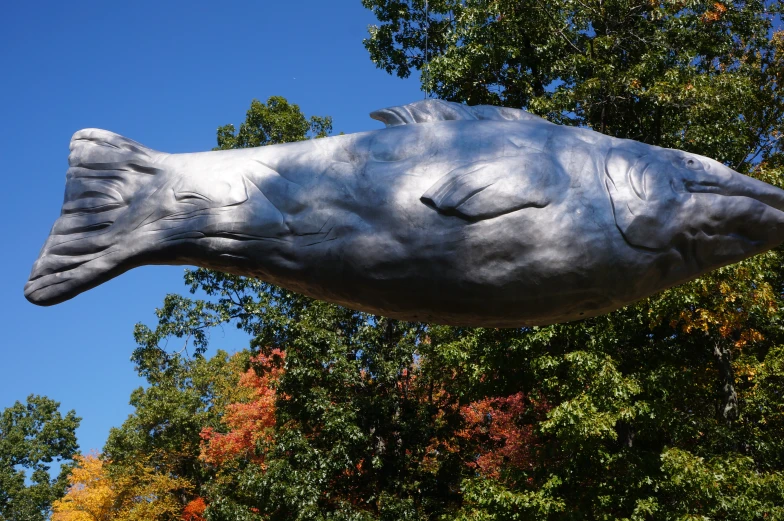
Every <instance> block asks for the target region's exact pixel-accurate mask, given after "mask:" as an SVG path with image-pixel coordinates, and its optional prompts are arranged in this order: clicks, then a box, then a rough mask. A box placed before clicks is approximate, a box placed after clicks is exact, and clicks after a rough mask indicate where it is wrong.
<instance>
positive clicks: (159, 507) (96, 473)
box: [52, 454, 193, 521]
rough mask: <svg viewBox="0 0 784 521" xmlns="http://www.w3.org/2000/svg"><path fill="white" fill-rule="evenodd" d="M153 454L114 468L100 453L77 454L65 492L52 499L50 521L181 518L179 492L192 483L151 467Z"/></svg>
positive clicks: (181, 508) (187, 488)
mask: <svg viewBox="0 0 784 521" xmlns="http://www.w3.org/2000/svg"><path fill="white" fill-rule="evenodd" d="M152 456H153V454H147V455H144V456H142V457H141V458H140V459H138V460H136V461H135V462H134V463H133V464H126V465H123V466H122V467H119V468H116V469H114V472H110V467H111V461H108V460H106V459H105V458H104V457H102V456H101V455H98V454H90V455H87V456H77V457H76V460H77V465H76V467H75V468H74V469H73V471H72V472H71V474H70V476H69V479H68V481H69V484H70V486H69V488H68V492H67V494H66V495H65V496H64V497H63V498H62V499H60V500H58V501H55V503H54V506H53V515H52V521H109V520H112V521H146V520H177V519H180V518H181V517H182V515H183V512H184V509H183V505H182V504H181V502H180V499H179V495H180V494H181V493H182V492H183V491H188V490H190V489H191V488H192V485H191V484H190V483H189V482H188V481H187V480H186V479H185V478H181V477H177V476H173V475H171V474H170V473H166V472H161V471H160V470H159V469H156V468H154V467H153V466H152V464H151V460H152V459H153V458H152ZM191 517H193V516H191Z"/></svg>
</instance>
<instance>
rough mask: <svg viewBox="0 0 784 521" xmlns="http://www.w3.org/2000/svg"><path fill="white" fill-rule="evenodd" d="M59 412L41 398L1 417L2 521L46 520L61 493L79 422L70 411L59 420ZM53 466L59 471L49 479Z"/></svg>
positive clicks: (14, 407) (56, 406)
mask: <svg viewBox="0 0 784 521" xmlns="http://www.w3.org/2000/svg"><path fill="white" fill-rule="evenodd" d="M59 407H60V404H59V403H58V402H55V401H54V400H51V399H49V398H47V397H46V396H37V395H30V396H28V397H27V402H26V403H24V404H23V403H21V402H16V403H14V405H12V406H11V407H8V408H7V409H5V410H3V412H2V415H0V519H1V520H9V521H11V520H13V521H28V520H29V521H35V520H39V519H40V520H43V519H46V518H47V517H48V515H49V512H50V509H51V505H52V502H53V501H55V500H56V499H57V498H59V497H61V496H62V495H63V494H64V493H65V488H66V485H67V482H66V479H67V476H68V472H69V469H70V467H69V462H70V461H71V460H72V458H73V457H74V454H76V451H77V450H78V449H79V446H78V445H77V443H76V429H77V428H78V427H79V422H80V421H81V418H78V417H77V416H76V413H75V412H74V411H69V412H68V413H67V414H66V415H65V417H63V416H62V415H61V414H60V412H59V410H58V409H59ZM55 461H57V462H58V463H60V465H61V470H60V473H59V475H58V476H57V477H54V478H52V477H51V476H50V474H49V470H50V468H51V463H52V462H55Z"/></svg>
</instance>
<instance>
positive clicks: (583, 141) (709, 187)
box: [25, 100, 784, 327]
mask: <svg viewBox="0 0 784 521" xmlns="http://www.w3.org/2000/svg"><path fill="white" fill-rule="evenodd" d="M372 116H373V117H374V118H376V119H379V120H381V121H383V122H385V123H386V124H387V126H388V128H386V129H382V130H376V131H371V132H363V133H358V134H350V135H345V136H336V137H330V138H324V139H318V140H311V141H304V142H298V143H290V144H284V145H274V146H268V147H262V148H256V149H243V150H231V151H218V152H203V153H195V154H171V155H170V154H165V153H162V152H157V151H154V150H151V149H148V148H146V147H144V146H142V145H140V144H138V143H136V142H134V141H131V140H129V139H126V138H123V137H121V136H118V135H116V134H113V133H111V132H107V131H103V130H96V129H87V130H81V131H79V132H77V133H76V134H75V135H74V137H73V139H72V141H71V155H70V157H69V163H70V168H69V170H68V174H67V177H66V189H65V202H64V204H63V208H62V214H61V216H60V218H59V219H57V221H56V222H55V224H54V227H53V228H52V232H51V234H50V236H49V238H48V239H47V241H46V244H45V245H44V247H43V249H42V251H41V254H40V257H39V258H38V260H37V261H36V262H35V265H34V266H33V270H32V274H31V275H30V280H29V282H28V283H27V285H26V286H25V296H26V297H27V298H28V300H30V301H31V302H33V303H35V304H40V305H51V304H56V303H58V302H62V301H64V300H67V299H70V298H72V297H74V296H76V295H77V294H79V293H81V292H82V291H85V290H87V289H90V288H91V287H94V286H96V285H98V284H101V283H102V282H105V281H106V280H109V279H111V278H112V277H115V276H117V275H119V274H121V273H123V272H125V271H127V270H129V269H131V268H133V267H136V266H140V265H144V264H192V265H197V266H203V267H207V268H213V269H217V270H223V271H227V272H231V273H235V274H240V275H248V276H253V277H258V278H261V279H263V280H266V281H269V282H272V283H275V284H279V285H281V286H284V287H286V288H289V289H291V290H294V291H298V292H301V293H304V294H306V295H309V296H312V297H316V298H319V299H324V300H328V301H331V302H335V303H338V304H342V305H345V306H349V307H352V308H355V309H360V310H364V311H369V312H373V313H377V314H380V315H385V316H390V317H395V318H400V319H405V320H416V321H428V322H436V323H442V324H456V325H465V326H492V327H516V326H522V325H544V324H551V323H557V322H564V321H569V320H576V319H579V318H584V317H590V316H595V315H598V314H602V313H606V312H609V311H612V310H614V309H617V308H619V307H621V306H623V305H625V304H628V303H631V302H634V301H636V300H638V299H640V298H643V297H645V296H647V295H650V294H652V293H654V292H656V291H660V290H662V289H664V288H667V287H669V286H672V285H674V284H678V283H680V282H684V281H686V280H688V279H691V278H694V277H696V276H699V275H700V274H702V273H705V272H707V271H709V270H711V269H714V268H717V267H719V266H722V265H725V264H729V263H732V262H735V261H738V260H741V259H743V258H745V257H748V256H751V255H754V254H756V253H759V252H762V251H765V250H767V249H769V248H772V247H774V246H777V245H778V244H780V243H781V242H782V241H784V191H782V190H779V189H777V188H774V187H772V186H770V185H768V184H765V183H763V182H760V181H756V180H754V179H751V178H749V177H746V176H743V175H741V174H738V173H737V172H734V171H732V170H731V169H729V168H727V167H725V166H724V165H722V164H720V163H718V162H716V161H713V160H711V159H708V158H706V157H702V156H697V155H694V154H689V153H686V152H681V151H678V150H670V149H663V148H658V147H652V146H648V145H645V144H642V143H638V142H635V141H629V140H620V139H615V138H610V137H607V136H604V135H601V134H598V133H596V132H593V131H590V130H587V129H580V128H573V127H563V126H558V125H554V124H551V123H548V122H547V121H545V120H542V119H540V118H538V117H536V116H533V115H531V114H528V113H526V112H524V111H520V110H515V109H499V108H494V107H485V106H479V107H467V106H464V105H458V104H453V103H447V102H443V101H437V100H428V101H422V102H419V103H414V104H411V105H407V106H404V107H395V108H391V109H385V110H382V111H378V112H375V113H373V114H372Z"/></svg>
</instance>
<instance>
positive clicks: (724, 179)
mask: <svg viewBox="0 0 784 521" xmlns="http://www.w3.org/2000/svg"><path fill="white" fill-rule="evenodd" d="M689 155H692V154H689ZM690 161H694V162H697V161H698V162H699V163H691V162H690ZM683 162H684V163H685V164H688V165H690V166H691V165H694V166H691V167H690V168H689V169H687V170H686V171H685V174H686V175H684V176H683V187H684V189H685V191H686V192H689V193H692V194H706V193H707V194H717V195H721V196H724V197H747V198H750V199H753V200H755V201H758V202H760V203H763V204H765V205H767V206H769V207H771V208H773V209H775V210H778V211H780V212H784V190H782V189H780V188H777V187H775V186H772V185H770V184H768V183H765V182H763V181H759V180H757V179H754V178H753V177H749V176H747V175H743V174H740V173H738V172H736V171H734V170H732V169H731V168H729V167H727V166H725V165H723V164H721V163H719V162H718V161H714V160H713V159H709V158H707V157H701V156H695V157H690V158H686V159H684V160H683Z"/></svg>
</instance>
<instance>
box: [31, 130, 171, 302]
mask: <svg viewBox="0 0 784 521" xmlns="http://www.w3.org/2000/svg"><path fill="white" fill-rule="evenodd" d="M70 148H71V153H70V155H69V156H68V163H69V165H70V168H69V169H68V172H67V174H66V178H65V198H64V201H63V207H62V211H61V213H60V217H59V218H58V219H57V221H55V223H54V226H53V227H52V231H51V232H50V234H49V238H48V239H47V240H46V243H45V244H44V247H43V248H42V249H41V253H40V254H39V256H38V260H36V262H35V264H34V265H33V270H32V273H31V274H30V280H29V281H28V282H27V284H26V285H25V289H24V293H25V297H26V298H27V300H29V301H30V302H32V303H34V304H39V305H43V306H48V305H52V304H57V303H59V302H63V301H65V300H68V299H70V298H73V297H75V296H76V295H78V294H79V293H81V292H83V291H86V290H88V289H90V288H92V287H95V286H97V285H98V284H100V283H102V282H104V281H106V280H108V279H110V278H112V277H115V276H117V275H119V274H120V273H122V272H123V271H126V270H127V269H129V268H130V266H123V261H124V260H126V259H127V258H128V256H129V255H128V245H126V244H123V241H122V240H121V237H122V228H123V226H122V222H123V221H124V220H127V213H128V208H129V206H130V205H131V203H132V202H133V200H134V199H135V198H136V197H140V196H143V194H144V193H146V192H148V190H145V187H148V186H150V185H151V184H157V182H155V181H154V178H155V177H157V176H158V175H159V174H160V173H161V172H162V170H161V169H160V168H159V167H158V166H156V164H157V162H158V160H159V159H160V158H161V157H162V156H165V154H162V153H161V152H156V151H154V150H151V149H149V148H146V147H144V146H143V145H141V144H139V143H137V142H135V141H132V140H130V139H127V138H124V137H122V136H120V135H117V134H114V133H112V132H108V131H106V130H98V129H85V130H80V131H79V132H77V133H76V134H74V136H73V138H72V139H71V147H70Z"/></svg>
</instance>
